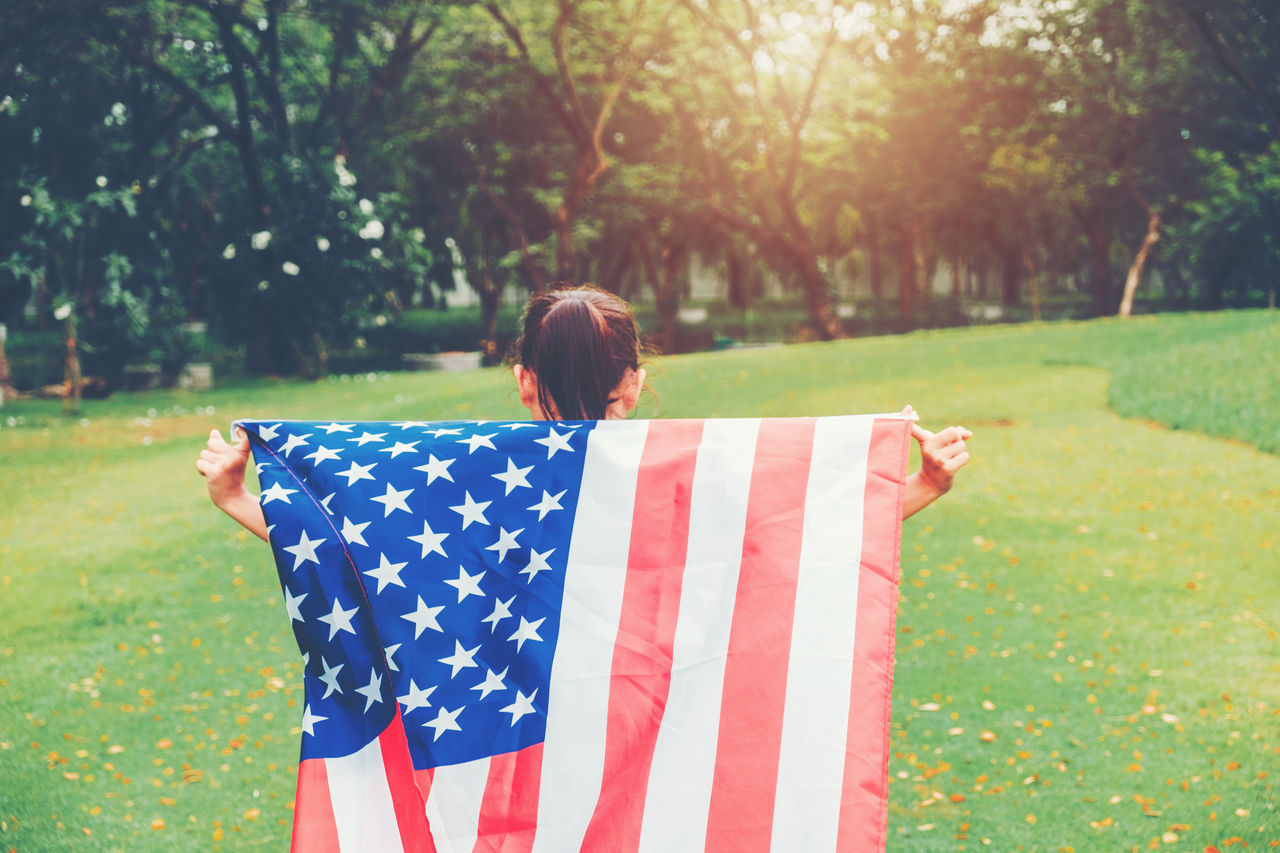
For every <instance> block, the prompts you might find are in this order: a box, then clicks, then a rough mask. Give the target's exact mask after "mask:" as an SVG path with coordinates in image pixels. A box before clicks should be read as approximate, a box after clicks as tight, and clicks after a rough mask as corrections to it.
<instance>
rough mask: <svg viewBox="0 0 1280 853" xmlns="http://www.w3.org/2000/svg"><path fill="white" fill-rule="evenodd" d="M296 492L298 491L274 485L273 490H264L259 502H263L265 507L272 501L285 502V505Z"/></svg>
mask: <svg viewBox="0 0 1280 853" xmlns="http://www.w3.org/2000/svg"><path fill="white" fill-rule="evenodd" d="M296 491H298V490H297V489H286V488H285V487H284V486H282V485H280V484H279V483H272V484H271V488H269V489H263V490H262V494H261V495H260V496H259V500H261V502H262V504H263V506H266V505H267V504H269V503H271V502H272V501H284V502H285V503H289V495H291V494H293V493H294V492H296Z"/></svg>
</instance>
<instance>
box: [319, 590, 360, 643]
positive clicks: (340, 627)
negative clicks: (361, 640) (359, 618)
mask: <svg viewBox="0 0 1280 853" xmlns="http://www.w3.org/2000/svg"><path fill="white" fill-rule="evenodd" d="M359 610H360V608H359V607H353V608H351V609H350V610H343V609H342V605H340V604H338V599H337V598H336V597H335V598H334V599H333V611H332V612H330V613H329V614H328V615H327V616H321V617H319V619H320V621H321V622H325V623H327V624H328V625H329V639H330V640H332V639H333V637H334V635H335V634H337V633H338V632H339V631H346V632H347V633H348V634H354V633H355V632H356V629H355V628H352V627H351V617H352V616H354V615H356V613H357V612H359Z"/></svg>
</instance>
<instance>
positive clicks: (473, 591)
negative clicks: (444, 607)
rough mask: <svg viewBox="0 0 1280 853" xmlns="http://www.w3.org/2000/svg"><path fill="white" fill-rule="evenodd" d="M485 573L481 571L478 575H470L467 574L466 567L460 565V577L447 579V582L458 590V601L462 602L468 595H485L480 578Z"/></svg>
mask: <svg viewBox="0 0 1280 853" xmlns="http://www.w3.org/2000/svg"><path fill="white" fill-rule="evenodd" d="M484 575H485V573H484V572H481V573H480V574H478V575H469V574H467V570H466V569H464V568H463V567H462V566H458V577H457V578H456V579H455V580H447V579H446V580H445V583H447V584H448V585H449V586H451V587H453V588H454V589H456V590H457V591H458V603H459V604H461V603H462V602H463V600H464V599H466V597H467V596H468V595H479V596H483V595H484V593H483V592H481V591H480V579H481V578H482V577H484Z"/></svg>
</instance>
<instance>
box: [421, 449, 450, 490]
mask: <svg viewBox="0 0 1280 853" xmlns="http://www.w3.org/2000/svg"><path fill="white" fill-rule="evenodd" d="M427 457H428V458H427V464H426V465H418V466H417V467H415V468H414V469H413V470H415V471H423V472H425V473H426V475H427V485H428V486H430V485H431V484H432V483H434V482H435V481H436V478H437V477H444V478H445V479H446V480H448V481H449V482H450V483H452V482H453V475H452V474H450V473H449V466H450V465H452V464H453V463H454V460H452V459H437V458H436V456H435V454H434V453H428V454H427Z"/></svg>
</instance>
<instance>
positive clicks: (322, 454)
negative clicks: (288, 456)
mask: <svg viewBox="0 0 1280 853" xmlns="http://www.w3.org/2000/svg"><path fill="white" fill-rule="evenodd" d="M338 454H339V451H337V450H333V449H331V448H328V447H325V446H323V445H319V446H317V447H316V449H315V452H314V453H308V454H307V455H306V456H304V457H302V458H303V459H312V460H314V462H313V465H319V464H320V463H321V462H324V461H325V460H326V459H337V458H338Z"/></svg>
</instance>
